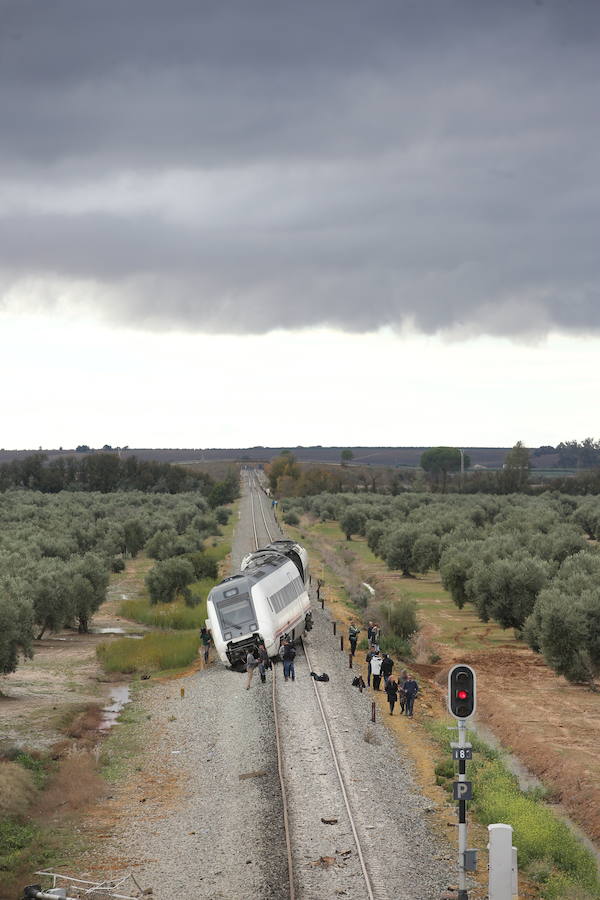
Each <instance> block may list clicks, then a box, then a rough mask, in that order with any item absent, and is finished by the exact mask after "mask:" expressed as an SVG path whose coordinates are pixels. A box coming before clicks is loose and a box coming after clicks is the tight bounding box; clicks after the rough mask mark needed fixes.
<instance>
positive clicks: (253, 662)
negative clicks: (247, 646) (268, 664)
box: [246, 650, 258, 691]
mask: <svg viewBox="0 0 600 900" xmlns="http://www.w3.org/2000/svg"><path fill="white" fill-rule="evenodd" d="M257 665H258V660H257V658H256V657H255V655H254V653H253V652H252V650H248V653H247V655H246V672H247V673H248V678H247V679H246V690H247V691H249V690H250V684H251V682H252V676H253V675H254V670H255V668H256V667H257Z"/></svg>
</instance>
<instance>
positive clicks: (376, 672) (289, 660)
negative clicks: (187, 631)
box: [200, 622, 419, 717]
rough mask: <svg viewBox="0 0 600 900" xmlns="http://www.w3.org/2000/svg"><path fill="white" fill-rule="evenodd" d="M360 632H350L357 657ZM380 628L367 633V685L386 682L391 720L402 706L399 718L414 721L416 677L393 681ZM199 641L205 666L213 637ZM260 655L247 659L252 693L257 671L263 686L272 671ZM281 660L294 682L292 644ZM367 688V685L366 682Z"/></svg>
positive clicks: (286, 644)
mask: <svg viewBox="0 0 600 900" xmlns="http://www.w3.org/2000/svg"><path fill="white" fill-rule="evenodd" d="M359 634H360V628H358V627H357V626H356V625H355V623H354V622H351V623H350V626H349V628H348V638H349V640H350V652H351V653H352V655H353V656H354V654H355V653H356V644H357V641H358V635H359ZM380 634H381V628H380V627H379V625H378V624H377V623H376V622H369V627H368V629H367V638H368V640H369V649H368V651H367V655H366V662H367V685H368V686H369V687H370V686H371V678H372V679H373V690H374V691H380V690H381V679H382V678H383V689H384V691H385V692H386V694H387V698H388V703H389V705H390V716H392V715H393V714H394V707H395V706H396V703H399V704H400V715H402V714H405V715H407V716H409V717H412V714H413V708H414V703H415V697H416V696H417V694H418V693H419V685H418V683H417V681H416V679H415V677H414V675H411V674H410V673H409V672H407V670H406V669H402V671H401V672H400V675H399V677H398V679H395V678H394V677H393V670H394V661H393V659H392V658H391V656H389V654H387V653H381V651H380V649H379V636H380ZM200 640H201V643H202V652H203V657H204V662H205V664H206V663H208V658H209V651H210V643H211V637H210V632H209V631H208V630H207V629H206V628H204V627H203V628H202V629H201V630H200ZM257 653H258V655H257V654H256V653H255V652H254V651H253V650H252V649H250V650H248V653H247V655H246V672H247V678H246V690H249V689H250V685H251V684H252V678H253V675H254V671H255V669H258V673H259V675H260V680H261V682H262V683H263V684H264V683H265V681H266V670H267V669H270V668H271V660H270V659H269V654H268V652H267V648H266V647H265V645H264V643H261V644H259V646H258V651H257ZM279 656H280V659H281V661H282V662H283V678H284V681H290V680H291V681H295V680H296V670H295V666H294V660H295V658H296V649H295V647H294V645H293V644H292V642H291V641H290V640H284V641H283V643H282V644H281V647H280V648H279ZM363 684H364V682H363Z"/></svg>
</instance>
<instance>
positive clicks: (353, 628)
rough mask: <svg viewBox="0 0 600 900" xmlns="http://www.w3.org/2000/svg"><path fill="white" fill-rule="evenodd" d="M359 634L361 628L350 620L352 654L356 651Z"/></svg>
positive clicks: (349, 638) (349, 633)
mask: <svg viewBox="0 0 600 900" xmlns="http://www.w3.org/2000/svg"><path fill="white" fill-rule="evenodd" d="M359 634H360V628H357V627H356V625H355V624H354V622H350V627H349V628H348V640H349V641H350V653H351V654H352V656H354V654H355V653H356V642H357V640H358V636H359Z"/></svg>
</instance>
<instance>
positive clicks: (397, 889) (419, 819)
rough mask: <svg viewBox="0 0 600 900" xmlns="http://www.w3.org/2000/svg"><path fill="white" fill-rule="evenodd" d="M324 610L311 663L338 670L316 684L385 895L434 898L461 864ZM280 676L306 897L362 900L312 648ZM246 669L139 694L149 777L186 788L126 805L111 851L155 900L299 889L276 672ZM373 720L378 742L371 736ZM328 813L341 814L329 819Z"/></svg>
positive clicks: (377, 885) (244, 516)
mask: <svg viewBox="0 0 600 900" xmlns="http://www.w3.org/2000/svg"><path fill="white" fill-rule="evenodd" d="M249 503H250V501H249V498H248V494H247V491H245V493H244V497H243V498H242V502H241V505H240V519H239V522H238V524H237V527H236V533H235V538H234V543H233V548H232V566H233V567H236V566H238V565H239V561H240V559H241V557H242V556H243V555H244V553H247V552H248V550H250V549H253V546H254V544H253V535H252V528H251V521H250V506H249ZM268 514H269V515H270V509H269V510H268ZM277 536H278V535H277ZM259 539H260V540H262V535H261V533H260V531H259ZM314 616H315V627H314V629H313V631H312V632H311V633H310V636H309V638H308V641H307V649H308V653H309V654H310V657H311V664H312V666H313V668H314V669H316V670H318V671H323V670H325V671H327V672H328V673H329V675H330V677H331V681H330V682H329V683H324V684H318V685H317V688H318V690H319V693H320V696H321V698H322V700H323V702H324V704H325V706H326V709H327V712H328V715H329V717H330V720H331V721H330V724H331V727H332V731H333V740H334V743H335V745H336V749H337V750H338V753H339V755H340V756H341V766H342V771H343V776H344V780H345V784H346V789H347V791H348V793H349V798H350V803H351V806H352V808H353V811H354V813H355V815H356V817H357V822H358V828H359V834H360V837H361V841H362V842H363V850H364V852H365V855H366V857H367V860H368V863H367V865H368V869H369V873H370V875H371V878H372V881H373V885H374V890H375V896H376V898H377V900H437V898H438V897H439V895H440V892H441V891H442V890H443V889H444V888H445V887H446V885H447V884H448V879H449V878H450V879H451V875H450V866H451V863H450V864H449V863H447V862H446V861H445V858H453V856H452V851H450V848H449V847H448V845H443V846H442V845H441V844H440V842H439V839H437V838H436V837H435V836H434V834H433V833H432V832H431V831H430V830H429V828H428V825H427V815H428V814H427V812H426V811H425V810H426V808H427V806H428V804H427V803H426V801H425V800H424V799H423V798H422V797H421V796H420V795H419V793H418V791H417V788H416V786H415V784H414V782H413V780H412V778H411V775H410V771H409V769H410V766H409V764H407V763H406V762H405V761H403V760H402V758H401V756H400V755H399V753H398V747H397V744H396V743H395V740H394V737H393V735H391V734H390V733H389V732H388V731H387V729H386V728H385V726H384V725H383V723H377V724H376V725H375V726H369V718H370V702H371V701H370V696H369V695H368V694H367V693H364V694H362V695H361V694H360V693H359V692H358V690H357V689H356V688H352V687H351V685H350V682H351V680H352V673H351V672H350V671H349V669H348V660H347V656H346V655H345V654H342V653H340V652H339V650H338V649H337V647H339V643H338V641H339V639H334V638H333V635H332V629H331V624H330V622H329V617H328V614H327V611H325V612H322V611H321V609H320V606H319V605H316V608H315V609H314ZM276 672H277V677H278V678H279V679H280V683H279V685H278V688H279V690H280V692H281V693H280V698H281V702H280V704H279V711H280V715H281V719H282V721H281V727H282V732H283V744H284V750H285V757H284V759H285V770H286V773H287V775H288V776H289V783H288V791H289V796H290V810H291V819H292V832H293V834H294V835H295V836H297V840H296V837H294V847H295V851H294V852H295V863H296V868H297V871H298V873H299V875H298V880H297V884H298V887H299V890H298V894H297V896H298V900H329V898H335V897H338V896H341V897H346V898H350V900H363V898H365V897H366V891H365V887H364V882H363V881H362V879H361V877H360V874H359V868H358V866H357V858H356V852H355V848H354V844H353V841H352V835H351V832H350V828H349V823H348V820H347V816H346V813H345V811H344V809H343V806H342V801H341V798H340V796H339V793H338V792H337V791H336V790H335V789H334V787H332V785H333V781H332V780H331V778H330V776H331V774H332V760H331V753H330V751H329V746H328V744H327V740H326V737H325V734H324V730H323V725H322V723H321V721H320V714H319V713H318V710H317V705H316V700H315V697H314V689H313V685H312V679H311V678H310V675H309V669H308V666H307V664H306V661H305V659H304V657H303V654H302V652H301V651H300V652H299V654H298V659H297V673H298V674H297V680H296V682H294V683H292V682H288V683H284V682H283V679H282V677H281V676H282V671H281V667H279V666H278V667H277V669H276ZM245 677H246V676H245V675H244V674H239V673H237V672H232V671H229V670H228V669H226V668H225V667H224V666H222V665H221V664H220V663H215V664H213V665H210V666H209V667H208V668H206V669H205V670H202V671H200V672H197V673H196V674H194V675H192V676H190V677H188V678H186V679H182V680H180V681H177V682H172V681H171V682H167V683H164V684H155V685H152V687H151V689H150V690H148V691H146V692H144V694H143V695H142V698H141V701H140V702H141V703H142V704H143V706H144V710H145V712H146V713H147V715H149V716H151V717H152V718H151V720H150V722H149V723H148V729H149V731H150V739H151V741H152V762H151V766H150V767H149V768H148V771H147V772H144V773H143V775H144V777H147V778H148V780H149V781H150V780H151V779H152V777H153V776H154V775H156V774H157V773H163V775H164V774H165V773H166V776H167V777H168V778H169V779H171V781H173V780H174V782H175V784H176V785H177V787H178V796H177V799H176V801H175V802H173V801H172V800H171V801H170V802H167V801H166V800H165V799H164V798H163V799H161V795H160V793H157V794H156V796H155V797H154V795H152V796H151V792H149V796H148V799H145V801H144V802H143V804H142V802H141V798H136V797H134V796H130V797H129V800H128V804H129V805H128V807H127V808H126V809H125V810H123V804H122V801H121V808H120V812H121V814H122V813H123V811H124V812H125V814H126V819H125V820H124V821H126V825H124V826H121V827H120V828H118V829H117V831H116V832H115V833H113V835H112V837H111V839H110V841H109V844H110V845H111V846H109V847H105V848H104V849H105V851H108V854H109V855H111V854H112V855H113V856H114V857H115V858H116V857H119V858H121V859H123V858H128V859H129V860H130V861H131V860H135V861H136V865H135V874H136V878H137V879H138V881H139V882H140V883H141V884H142V885H143V886H144V887H150V886H151V887H152V888H153V891H154V897H155V898H156V900H175V898H177V900H180V898H182V897H202V898H211V900H212V898H215V900H218V898H228V900H230V898H236V900H237V898H239V900H250V898H252V900H254V898H267V900H283V898H287V897H288V896H289V894H288V891H287V862H286V853H285V840H284V834H283V827H282V805H281V794H280V787H279V780H278V774H277V763H276V749H275V737H274V722H273V709H272V702H271V684H270V677H269V679H268V682H267V684H265V685H262V684H261V683H260V679H259V678H258V674H256V675H255V677H254V681H253V684H252V687H251V689H250V690H249V691H246V690H245V689H244V687H245ZM180 687H184V689H185V697H184V698H183V699H181V698H180V696H179V692H180ZM369 727H371V728H372V731H373V733H374V735H375V738H376V741H377V743H375V744H374V743H367V742H366V741H365V739H364V736H365V732H366V730H367V728H369ZM153 797H154V799H153ZM115 802H116V801H115ZM321 818H331V819H337V820H338V821H337V823H334V824H325V823H322V822H321ZM346 851H350V852H349V853H347V852H346ZM321 857H331V858H332V859H334V860H335V862H334V864H332V865H331V866H327V865H325V866H324V865H323V864H319V863H318V861H319V859H320V858H321ZM442 857H444V859H443V860H442ZM314 863H317V864H316V865H313V864H314ZM107 874H108V873H107ZM112 874H113V875H114V874H115V873H114V872H113V873H112Z"/></svg>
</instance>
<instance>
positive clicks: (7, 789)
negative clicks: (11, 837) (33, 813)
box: [0, 760, 35, 819]
mask: <svg viewBox="0 0 600 900" xmlns="http://www.w3.org/2000/svg"><path fill="white" fill-rule="evenodd" d="M34 794H35V784H34V781H33V775H32V774H31V772H28V771H27V770H26V769H24V768H23V766H20V765H19V764H18V763H14V762H9V761H8V760H6V761H2V762H0V819H8V818H10V817H11V816H16V815H19V814H20V813H22V812H23V810H25V809H27V807H28V806H29V804H30V803H31V801H32V799H33V795H34Z"/></svg>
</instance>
